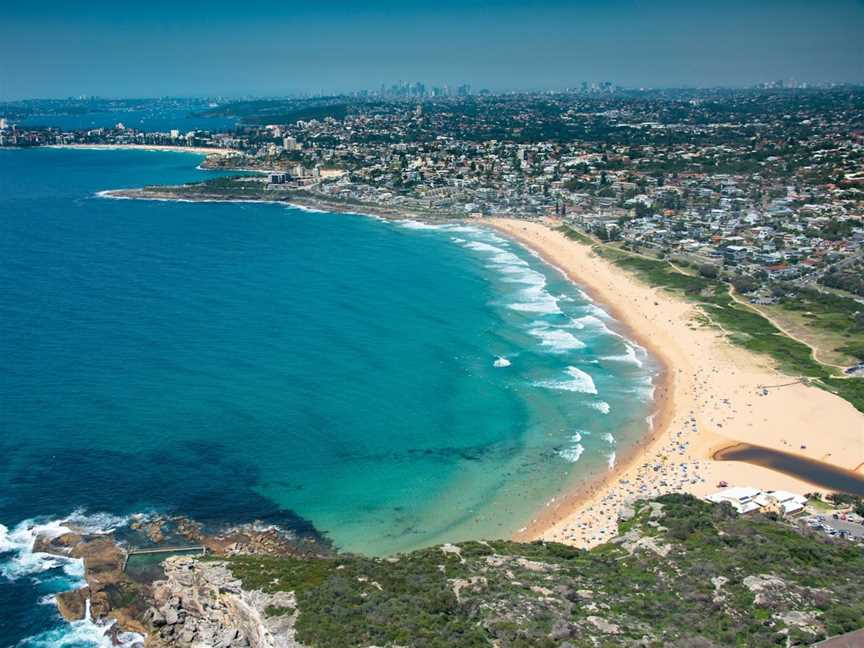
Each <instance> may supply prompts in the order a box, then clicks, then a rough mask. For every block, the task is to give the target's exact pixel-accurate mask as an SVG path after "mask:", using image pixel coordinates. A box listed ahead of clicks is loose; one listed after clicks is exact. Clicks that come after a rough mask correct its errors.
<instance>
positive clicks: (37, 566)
mask: <svg viewBox="0 0 864 648" xmlns="http://www.w3.org/2000/svg"><path fill="white" fill-rule="evenodd" d="M71 531H72V529H70V528H69V527H67V526H65V525H64V524H63V523H62V522H59V521H52V522H47V523H45V524H36V523H34V522H33V521H32V520H24V521H23V522H21V523H20V524H18V525H17V526H15V527H14V528H12V529H8V528H7V527H5V526H4V525H2V524H0V554H4V553H9V554H12V555H11V557H9V558H8V559H7V560H6V561H5V562H3V563H2V564H0V574H2V575H3V576H4V577H6V578H8V579H9V580H17V579H18V578H21V577H22V576H32V575H34V574H39V573H41V572H45V571H48V570H49V569H56V568H62V569H63V571H64V573H65V574H66V575H67V576H70V577H72V578H75V579H80V578H82V577H83V576H84V561H83V560H81V559H77V558H69V557H67V556H55V555H53V554H49V553H44V552H41V551H33V546H34V545H35V544H36V538H38V537H42V538H47V539H49V540H53V539H54V538H57V537H59V536H61V535H63V534H64V533H69V532H71Z"/></svg>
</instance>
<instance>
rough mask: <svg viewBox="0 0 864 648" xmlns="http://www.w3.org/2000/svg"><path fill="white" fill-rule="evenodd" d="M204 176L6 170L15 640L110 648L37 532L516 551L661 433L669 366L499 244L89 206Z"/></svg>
mask: <svg viewBox="0 0 864 648" xmlns="http://www.w3.org/2000/svg"><path fill="white" fill-rule="evenodd" d="M198 161H199V158H197V157H195V156H192V155H187V154H168V153H165V154H163V153H149V152H142V151H110V152H108V151H70V150H48V149H39V150H32V151H0V375H2V376H3V377H2V379H0V523H2V525H3V526H0V552H3V551H5V553H0V610H3V617H4V618H3V623H2V624H0V646H5V645H15V644H16V643H17V642H19V641H22V640H24V639H25V638H27V637H31V638H32V637H36V639H30V640H27V641H25V645H68V646H83V645H93V644H92V637H93V636H94V632H93V628H92V627H90V626H86V625H81V624H79V625H78V626H74V627H69V626H65V625H64V624H62V622H61V621H59V619H58V618H57V615H56V612H55V611H54V608H53V606H52V605H50V601H47V604H41V605H40V604H39V600H40V599H41V598H42V597H44V596H45V595H46V594H50V592H51V591H56V590H57V589H63V588H68V587H70V586H72V585H73V584H74V583H75V582H76V580H77V578H78V575H77V574H78V572H79V571H80V566H79V565H77V564H75V563H66V564H56V563H55V562H52V561H49V560H48V559H47V558H46V557H45V556H39V555H34V554H32V552H30V551H29V545H30V543H31V539H32V536H33V534H34V530H33V529H32V526H33V525H34V524H36V523H42V524H46V525H48V528H49V529H51V528H56V527H58V526H60V525H61V524H62V523H63V522H62V521H63V520H64V519H65V518H66V517H67V516H69V515H70V514H72V513H73V511H78V513H77V514H76V515H77V517H76V519H75V520H73V521H72V522H68V523H66V525H67V526H70V525H71V526H74V525H76V524H77V525H89V526H91V527H102V528H106V527H110V526H113V525H116V524H120V523H122V518H123V516H127V515H129V514H131V513H135V512H148V511H159V512H177V513H183V514H187V515H190V516H193V517H196V518H199V519H201V520H205V521H213V522H242V521H248V520H252V519H266V520H271V521H275V522H277V523H279V524H281V525H283V526H286V527H291V528H294V529H296V530H298V532H301V533H304V532H310V531H311V530H312V529H314V530H315V532H317V533H321V534H324V535H325V536H326V537H327V538H329V539H330V540H332V542H333V543H334V544H335V545H336V546H337V547H339V548H341V549H347V550H352V551H363V552H369V553H375V554H386V553H392V552H395V551H401V550H409V549H412V548H415V547H418V546H422V545H428V544H431V543H435V542H442V541H456V540H462V539H466V538H479V537H496V536H498V537H501V536H507V535H509V534H510V533H512V532H513V531H515V530H516V529H518V528H520V527H521V526H523V525H524V524H525V523H527V522H528V521H529V520H530V519H531V517H532V513H533V512H535V511H536V510H538V509H539V508H540V507H542V506H543V504H544V503H545V502H546V501H547V500H548V499H549V498H550V497H552V496H554V495H555V494H556V493H558V492H559V491H560V490H561V489H562V488H564V487H566V486H567V485H568V484H569V483H571V482H573V481H575V480H578V479H580V478H583V477H586V476H588V475H593V474H596V473H599V472H601V471H603V470H607V469H608V466H609V464H610V462H611V461H614V453H615V452H616V450H618V449H619V448H620V447H621V446H622V445H625V444H628V443H631V442H632V441H633V440H635V439H637V438H639V437H640V436H641V435H642V434H644V433H645V431H646V429H647V424H646V423H645V417H646V415H647V414H648V413H649V411H650V409H651V403H650V399H651V379H652V375H653V372H654V365H653V362H652V361H651V359H650V358H647V357H646V356H645V354H644V351H642V350H641V349H638V348H636V347H635V345H632V344H631V343H629V342H627V341H626V340H625V339H623V338H622V337H621V336H619V335H617V334H616V333H615V332H614V331H615V323H614V321H612V320H611V319H610V318H609V317H608V316H607V315H605V313H604V312H603V311H602V310H601V309H599V308H598V307H597V306H595V305H594V304H592V303H590V301H588V299H587V298H586V297H585V296H584V295H583V294H582V293H581V292H580V291H579V290H578V288H576V287H575V286H573V285H571V284H570V283H569V282H566V281H565V280H564V279H563V278H562V277H561V276H560V275H559V274H558V272H557V271H556V270H555V269H553V268H550V267H548V266H546V265H545V264H543V263H541V262H540V261H539V260H538V259H537V258H535V257H534V256H532V255H531V254H530V253H528V252H527V251H526V250H524V249H522V248H521V247H519V246H518V245H516V244H515V243H512V242H510V241H507V240H505V239H503V238H501V237H500V236H498V235H495V234H493V233H491V232H488V231H486V230H483V229H480V228H477V227H472V226H465V225H448V226H438V227H429V226H424V225H421V224H417V223H410V222H408V223H395V224H394V223H387V222H381V221H377V220H374V219H371V218H366V217H360V216H350V215H342V214H324V213H309V212H306V211H301V210H298V209H294V208H290V207H286V206H281V205H263V204H236V203H235V204H214V203H206V204H190V203H172V202H143V201H128V200H111V199H105V198H99V197H97V196H96V195H95V193H96V192H97V191H100V190H103V189H108V188H116V187H128V186H140V185H143V184H153V183H175V182H184V181H189V180H194V179H196V178H202V177H205V176H206V175H208V173H207V172H203V171H198V170H196V169H195V168H194V167H195V165H196V164H197V162H198ZM108 514H110V515H112V516H119V517H118V518H116V519H115V518H110V517H107V515H108ZM46 632H47V633H48V634H44V633H46ZM40 633H41V634H40ZM52 633H53V634H52ZM61 637H63V638H62V639H61ZM87 637H90V638H91V639H87ZM64 641H65V642H66V643H65V644H64V643H62V642H64Z"/></svg>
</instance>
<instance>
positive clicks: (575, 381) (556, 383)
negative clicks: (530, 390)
mask: <svg viewBox="0 0 864 648" xmlns="http://www.w3.org/2000/svg"><path fill="white" fill-rule="evenodd" d="M567 375H568V376H570V378H569V379H568V380H544V381H541V382H538V383H535V385H536V386H537V387H546V388H547V389H559V390H562V391H570V392H579V393H582V394H596V393H597V387H596V386H595V385H594V379H593V378H592V377H591V375H590V374H588V373H586V372H584V371H582V370H581V369H580V368H579V367H567Z"/></svg>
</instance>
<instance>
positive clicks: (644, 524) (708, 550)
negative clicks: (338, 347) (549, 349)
mask: <svg viewBox="0 0 864 648" xmlns="http://www.w3.org/2000/svg"><path fill="white" fill-rule="evenodd" d="M628 518H629V519H626V520H623V521H622V522H621V524H620V526H619V536H618V537H617V538H616V539H614V540H613V541H612V542H610V543H608V544H605V545H602V546H600V547H597V548H595V549H593V550H591V551H585V550H581V549H576V548H573V547H568V546H564V545H560V544H555V543H543V542H535V543H531V544H519V543H514V542H507V541H494V542H466V543H462V544H459V545H444V546H440V547H432V548H428V549H424V550H420V551H415V552H413V553H410V554H405V555H399V556H396V557H393V558H386V559H374V558H365V557H360V556H339V557H337V558H330V559H328V558H278V557H259V556H238V557H234V558H230V559H229V560H228V562H227V564H228V567H229V570H230V571H231V572H232V573H233V574H234V576H235V577H236V578H239V579H240V580H241V582H242V583H243V587H244V589H248V590H260V591H263V592H265V593H270V594H272V593H276V592H293V593H294V595H295V596H296V612H297V614H298V616H297V617H296V624H295V629H296V633H297V635H296V637H297V639H298V640H299V641H300V642H302V643H303V644H304V645H306V646H310V647H318V646H327V647H330V648H349V647H359V646H369V645H378V646H395V645H403V646H407V645H410V646H416V647H418V648H420V647H423V648H427V647H428V648H434V647H438V646H440V647H442V648H443V647H445V646H459V647H463V646H464V647H474V646H491V645H497V646H501V647H502V648H510V647H525V648H527V647H529V646H531V647H536V646H541V647H549V648H551V647H555V646H569V647H574V648H575V647H578V646H598V645H599V646H621V645H636V644H634V642H639V643H638V645H642V646H660V645H664V646H748V647H758V646H776V645H801V644H809V643H813V642H815V641H817V640H819V639H821V638H824V637H825V636H830V635H836V634H840V633H845V632H849V631H851V630H855V629H857V628H860V627H862V626H864V602H862V600H861V597H860V596H859V587H860V583H861V582H862V580H864V554H862V553H861V551H860V549H858V548H856V547H855V546H854V545H851V544H850V543H847V542H845V541H837V540H830V539H827V538H825V537H819V536H816V535H815V534H813V533H811V532H809V531H805V530H803V529H802V528H798V527H796V526H795V525H794V524H789V523H786V522H783V521H782V520H780V521H778V520H777V519H776V517H772V516H767V517H765V516H755V517H753V516H749V517H739V516H738V515H736V514H735V513H734V511H733V510H732V509H731V507H729V506H728V505H713V504H709V503H706V502H703V501H700V500H697V499H695V498H693V497H691V496H688V495H666V496H663V497H660V498H658V499H656V500H653V501H642V502H639V503H637V504H636V506H635V507H634V510H633V511H632V516H628ZM271 612H272V613H273V614H275V615H278V614H279V613H280V612H281V613H283V614H293V613H294V612H295V609H294V608H291V609H286V610H279V609H273V610H271Z"/></svg>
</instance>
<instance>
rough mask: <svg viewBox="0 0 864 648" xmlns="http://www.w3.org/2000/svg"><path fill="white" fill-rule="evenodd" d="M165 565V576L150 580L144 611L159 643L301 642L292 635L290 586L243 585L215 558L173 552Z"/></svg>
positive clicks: (257, 647)
mask: <svg viewBox="0 0 864 648" xmlns="http://www.w3.org/2000/svg"><path fill="white" fill-rule="evenodd" d="M164 568H165V577H166V578H165V580H163V581H159V582H157V583H154V585H153V599H154V604H155V606H154V607H153V608H151V609H150V610H148V612H147V613H146V615H145V616H146V618H148V619H149V620H150V623H151V624H152V625H153V628H154V631H155V633H156V635H157V637H156V639H157V640H158V641H160V642H162V644H163V645H170V646H178V647H180V648H186V647H189V648H192V647H193V646H195V647H196V648H197V647H198V646H218V647H220V648H241V647H247V646H248V647H249V648H302V646H301V644H300V643H298V642H297V641H296V639H295V637H294V623H295V622H296V618H297V612H296V608H297V601H296V598H295V597H294V594H293V592H277V593H274V594H269V593H265V592H260V591H245V590H243V588H242V586H241V584H240V582H239V581H238V580H237V579H236V578H234V576H233V575H232V574H231V573H230V571H229V570H228V569H227V567H226V566H225V564H224V563H220V562H200V561H196V560H194V559H193V558H190V557H185V556H175V557H173V558H168V559H167V560H166V561H165V563H164ZM268 610H269V612H270V614H268ZM273 610H287V611H290V612H286V613H284V614H273Z"/></svg>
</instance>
